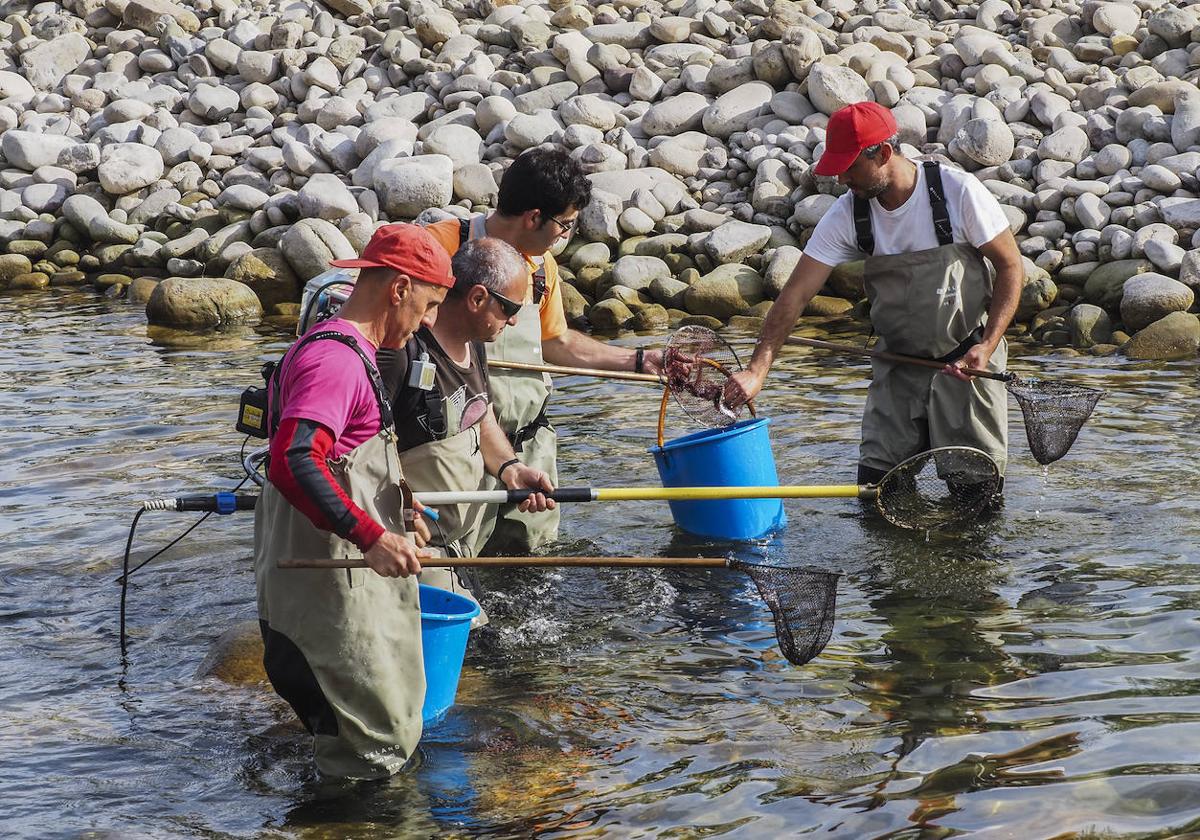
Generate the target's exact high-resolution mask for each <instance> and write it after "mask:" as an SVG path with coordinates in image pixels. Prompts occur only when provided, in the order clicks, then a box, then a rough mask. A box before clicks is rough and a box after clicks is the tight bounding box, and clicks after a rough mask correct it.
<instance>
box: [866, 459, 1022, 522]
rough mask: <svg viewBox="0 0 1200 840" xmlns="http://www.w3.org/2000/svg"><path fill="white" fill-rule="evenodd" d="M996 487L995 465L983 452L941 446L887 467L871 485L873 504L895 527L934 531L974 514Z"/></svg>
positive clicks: (988, 504)
mask: <svg viewBox="0 0 1200 840" xmlns="http://www.w3.org/2000/svg"><path fill="white" fill-rule="evenodd" d="M1000 487H1001V479H1000V468H999V466H998V465H997V464H996V462H995V461H994V460H992V458H991V456H989V455H988V454H987V453H986V452H982V451H980V450H978V449H973V448H971V447H969V446H943V447H939V448H938V449H931V450H929V451H928V452H922V453H920V454H919V455H914V456H913V457H912V458H908V459H907V460H905V461H902V462H900V463H899V464H897V465H896V466H895V467H893V468H892V469H891V471H889V472H888V473H887V475H885V476H884V477H883V478H882V479H881V480H880V481H879V484H878V485H876V490H875V492H876V496H875V506H876V508H877V509H878V510H879V513H880V514H881V515H882V516H883V518H884V519H886V520H887V521H888V522H891V523H892V524H893V525H896V526H898V527H900V528H907V529H910V530H920V531H938V530H944V529H951V528H955V527H958V526H962V525H965V524H967V523H969V522H971V521H973V520H975V519H977V518H978V517H979V515H980V514H981V513H982V512H983V511H984V510H986V509H987V508H989V507H991V506H993V505H994V504H995V502H996V500H997V498H998V496H999V494H1000Z"/></svg>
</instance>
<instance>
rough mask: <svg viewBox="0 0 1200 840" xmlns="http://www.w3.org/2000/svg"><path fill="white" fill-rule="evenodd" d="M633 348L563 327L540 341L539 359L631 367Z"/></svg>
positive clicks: (576, 364) (571, 364)
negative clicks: (559, 331)
mask: <svg viewBox="0 0 1200 840" xmlns="http://www.w3.org/2000/svg"><path fill="white" fill-rule="evenodd" d="M635 353H636V349H635V348H633V347H617V346H616V345H613V344H606V343H604V342H603V341H597V340H596V339H594V338H592V337H591V336H589V335H584V334H583V333H581V332H579V331H578V330H567V331H566V332H565V333H563V334H562V335H560V336H558V337H557V338H552V339H550V340H548V341H543V342H542V358H544V359H545V360H546V361H547V362H549V363H550V364H552V365H563V366H565V367H585V368H598V369H600V370H633V367H634V363H635V358H634V356H635Z"/></svg>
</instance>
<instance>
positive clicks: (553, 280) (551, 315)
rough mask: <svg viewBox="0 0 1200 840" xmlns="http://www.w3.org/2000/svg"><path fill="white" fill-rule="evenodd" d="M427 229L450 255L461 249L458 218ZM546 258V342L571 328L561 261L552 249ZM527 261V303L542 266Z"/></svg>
mask: <svg viewBox="0 0 1200 840" xmlns="http://www.w3.org/2000/svg"><path fill="white" fill-rule="evenodd" d="M425 230H427V231H429V233H430V234H431V235H432V236H433V238H434V239H436V240H437V241H438V242H439V243H441V246H442V247H443V248H445V249H446V253H448V254H450V256H454V254H455V253H456V252H457V251H458V243H459V240H460V239H461V237H462V225H460V224H459V221H458V219H446V220H445V221H441V222H434V223H433V224H431V225H427V226H426V227H425ZM542 259H543V263H542V265H543V267H544V268H545V276H546V294H544V295H542V302H541V303H540V304H539V305H538V316H539V317H540V319H541V322H542V341H550V340H551V339H555V338H558V337H559V336H560V335H562V334H563V333H565V332H566V331H567V316H566V313H565V312H564V310H563V302H562V287H561V286H560V285H559V278H558V263H557V262H555V260H554V257H553V256H551V254H550V252H549V251H547V252H546V253H545V254H543V255H542ZM525 262H526V264H528V266H529V288H528V289H527V290H526V292H525V303H531V302H532V301H533V274H534V272H536V271H537V268H538V267H537V264H535V263H534V262H533V260H531V259H529V257H525Z"/></svg>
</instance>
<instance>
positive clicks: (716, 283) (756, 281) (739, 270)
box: [683, 265, 765, 321]
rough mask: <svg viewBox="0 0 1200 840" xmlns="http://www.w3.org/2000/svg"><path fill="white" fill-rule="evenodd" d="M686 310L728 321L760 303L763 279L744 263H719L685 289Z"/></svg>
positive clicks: (762, 295) (694, 313) (762, 297)
mask: <svg viewBox="0 0 1200 840" xmlns="http://www.w3.org/2000/svg"><path fill="white" fill-rule="evenodd" d="M683 298H684V303H685V304H686V307H687V311H688V312H690V313H691V314H693V315H708V316H711V317H713V318H719V319H720V320H722V321H727V320H729V318H731V317H732V316H734V315H739V314H741V313H742V312H745V311H746V310H747V309H749V308H750V307H751V306H754V304H756V303H760V302H761V301H762V300H763V299H764V298H765V295H764V293H763V280H762V277H761V276H760V275H759V273H758V272H757V271H755V270H754V269H752V268H750V267H749V266H745V265H720V266H717V267H716V268H715V269H713V270H712V271H710V272H709V273H708V274H705V275H704V276H703V277H701V278H699V279H698V280H696V282H694V283H693V284H692V285H691V286H690V287H689V288H688V290H687V291H686V292H685V293H684V296H683Z"/></svg>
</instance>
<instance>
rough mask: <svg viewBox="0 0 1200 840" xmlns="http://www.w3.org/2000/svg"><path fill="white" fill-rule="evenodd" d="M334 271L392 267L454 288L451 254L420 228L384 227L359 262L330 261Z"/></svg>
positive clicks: (413, 226) (416, 278)
mask: <svg viewBox="0 0 1200 840" xmlns="http://www.w3.org/2000/svg"><path fill="white" fill-rule="evenodd" d="M329 264H330V265H332V266H333V267H334V268H391V269H394V270H396V271H399V272H400V273H401V274H407V275H408V276H409V277H411V278H412V279H414V280H421V281H422V282H425V283H432V284H433V285H435V286H445V287H446V288H448V289H449V288H451V287H453V286H454V272H453V271H451V269H450V255H449V254H447V253H446V249H445V248H443V247H442V246H441V245H439V244H438V241H437V240H436V239H434V238H433V236H432V235H431V234H430V233H429V231H427V230H425V228H423V227H421V226H420V225H405V224H399V225H384V226H383V227H381V228H380V229H379V230H377V231H375V235H374V236H372V237H371V241H370V242H368V243H367V247H366V248H364V249H363V253H362V256H361V257H359V258H358V259H356V260H330V262H329Z"/></svg>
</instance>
